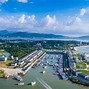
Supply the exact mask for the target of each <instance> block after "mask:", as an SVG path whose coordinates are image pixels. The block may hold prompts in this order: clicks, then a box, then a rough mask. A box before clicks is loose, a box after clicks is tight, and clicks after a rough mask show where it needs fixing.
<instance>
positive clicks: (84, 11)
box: [80, 8, 87, 16]
mask: <svg viewBox="0 0 89 89" xmlns="http://www.w3.org/2000/svg"><path fill="white" fill-rule="evenodd" d="M86 13H87V9H85V8H82V9H80V16H84V15H85V14H86Z"/></svg>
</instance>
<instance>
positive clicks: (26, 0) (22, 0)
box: [17, 0, 28, 3]
mask: <svg viewBox="0 0 89 89" xmlns="http://www.w3.org/2000/svg"><path fill="white" fill-rule="evenodd" d="M17 1H18V2H22V3H28V0H17Z"/></svg>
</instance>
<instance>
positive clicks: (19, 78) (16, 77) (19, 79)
mask: <svg viewBox="0 0 89 89" xmlns="http://www.w3.org/2000/svg"><path fill="white" fill-rule="evenodd" d="M14 78H15V79H16V80H18V81H23V79H22V78H21V76H14Z"/></svg>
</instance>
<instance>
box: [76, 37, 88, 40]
mask: <svg viewBox="0 0 89 89" xmlns="http://www.w3.org/2000/svg"><path fill="white" fill-rule="evenodd" d="M77 39H82V40H83V39H84V40H89V36H80V37H77Z"/></svg>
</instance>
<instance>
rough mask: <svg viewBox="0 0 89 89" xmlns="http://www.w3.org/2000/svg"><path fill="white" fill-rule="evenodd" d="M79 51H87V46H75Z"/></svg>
mask: <svg viewBox="0 0 89 89" xmlns="http://www.w3.org/2000/svg"><path fill="white" fill-rule="evenodd" d="M76 48H77V50H78V51H79V53H81V54H84V53H89V46H80V47H76Z"/></svg>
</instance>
